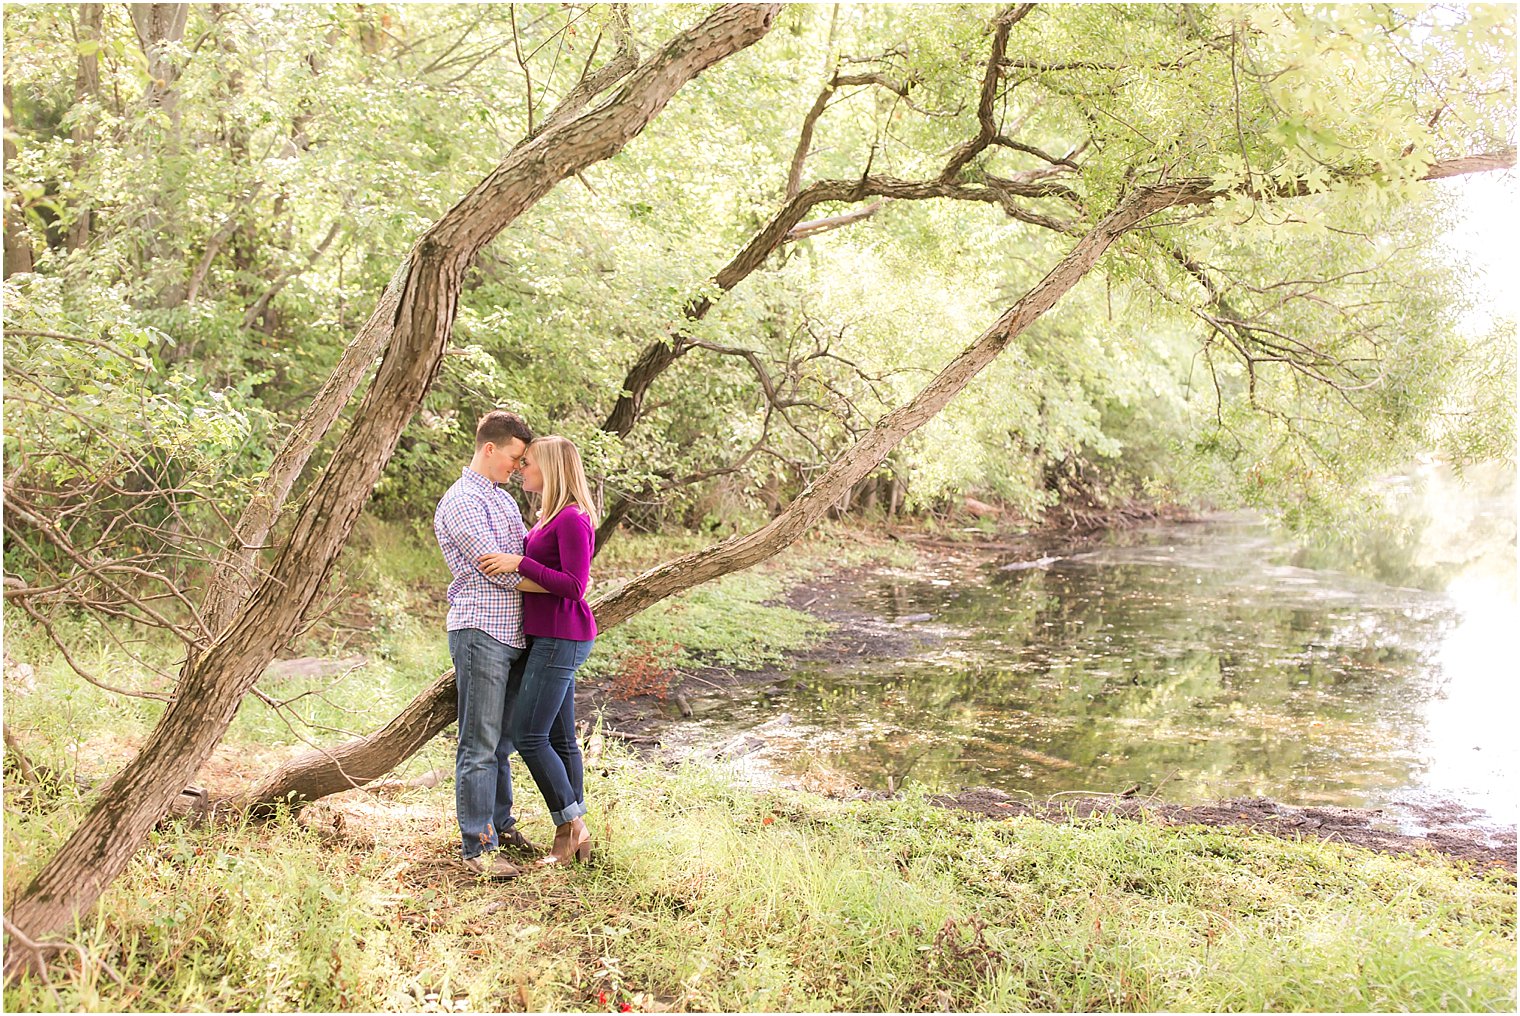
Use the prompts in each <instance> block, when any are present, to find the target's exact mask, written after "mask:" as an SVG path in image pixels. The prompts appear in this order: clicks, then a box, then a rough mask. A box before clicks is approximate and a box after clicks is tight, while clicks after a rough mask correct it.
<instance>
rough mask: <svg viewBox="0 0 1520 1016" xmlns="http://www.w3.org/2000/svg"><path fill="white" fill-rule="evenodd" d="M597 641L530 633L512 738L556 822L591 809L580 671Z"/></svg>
mask: <svg viewBox="0 0 1520 1016" xmlns="http://www.w3.org/2000/svg"><path fill="white" fill-rule="evenodd" d="M595 641H596V640H595V639H587V640H586V641H584V642H580V641H576V640H574V639H556V638H548V637H544V636H534V637H533V638H530V639H529V640H528V653H527V664H526V666H524V668H523V677H522V688H521V690H520V691H519V692H518V694H517V706H516V708H514V709H513V710H512V728H511V733H512V741H513V742H514V743H515V744H516V745H517V753H518V754H519V755H521V756H522V758H523V761H524V762H526V763H527V764H528V772H530V773H532V774H533V782H534V783H537V784H538V789H539V790H540V791H541V792H542V793H543V795H544V803H545V804H547V805H548V806H549V818H550V819H551V820H553V822H554V824H555V825H564V824H565V823H566V822H569V821H570V820H571V819H574V818H580V817H581V816H582V815H584V814H586V791H585V771H584V768H583V765H582V762H581V745H580V740H579V739H578V738H577V737H576V736H575V672H576V671H577V670H578V669H580V665H581V664H582V663H585V662H586V657H588V656H590V655H591V646H592V644H593V643H594V642H595Z"/></svg>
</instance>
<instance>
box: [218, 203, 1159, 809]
mask: <svg viewBox="0 0 1520 1016" xmlns="http://www.w3.org/2000/svg"><path fill="white" fill-rule="evenodd" d="M1171 203H1172V201H1171V199H1170V196H1169V193H1168V192H1165V191H1144V192H1139V193H1137V194H1136V195H1134V196H1133V197H1131V198H1130V199H1129V200H1127V201H1125V202H1124V203H1123V204H1121V205H1120V206H1119V207H1118V208H1116V209H1115V210H1114V211H1113V212H1112V213H1111V214H1109V215H1108V216H1107V217H1106V218H1105V219H1103V221H1102V222H1100V223H1098V225H1097V226H1095V227H1094V228H1093V229H1092V230H1091V231H1090V232H1089V233H1088V234H1087V235H1086V236H1084V237H1083V238H1082V239H1081V240H1080V241H1079V242H1078V243H1077V245H1076V247H1075V248H1074V249H1073V250H1072V252H1071V253H1070V254H1069V255H1067V257H1066V259H1065V260H1063V261H1062V262H1061V263H1060V264H1059V265H1057V266H1056V267H1055V269H1053V270H1052V271H1051V272H1050V274H1049V275H1047V276H1046V277H1045V278H1044V279H1042V280H1041V281H1040V282H1039V284H1038V285H1036V286H1035V287H1034V288H1033V289H1032V290H1030V291H1029V293H1028V294H1027V295H1026V296H1025V297H1024V298H1023V299H1022V300H1020V301H1019V302H1018V303H1017V304H1015V305H1014V306H1013V307H1012V308H1010V309H1009V310H1008V312H1007V313H1005V314H1004V315H1003V316H1002V317H1000V318H999V319H998V320H997V322H996V323H995V324H994V325H993V326H992V327H991V328H988V329H987V330H986V331H985V332H983V333H982V335H981V337H979V338H978V339H977V340H976V341H975V342H973V343H972V344H971V345H970V346H968V347H967V348H966V349H965V350H964V351H963V352H962V353H961V354H960V356H958V357H956V358H955V359H954V360H953V361H951V363H950V364H949V365H948V366H947V367H945V369H944V370H942V371H940V372H939V374H938V375H937V376H936V377H935V378H934V380H933V381H931V382H930V383H929V384H928V385H927V386H926V387H925V388H924V389H923V391H921V392H919V393H918V395H917V396H915V397H914V399H913V400H912V401H911V402H909V403H907V404H906V405H904V406H900V407H899V408H897V409H895V410H893V411H892V412H891V413H889V414H887V416H885V417H883V418H882V420H881V421H880V422H879V423H877V424H876V426H875V427H873V428H871V430H870V431H869V432H867V433H866V435H865V436H864V437H862V438H861V439H860V440H859V441H858V442H856V443H855V445H854V446H853V447H851V448H850V449H849V450H848V451H847V452H845V453H844V454H843V455H841V456H840V457H839V458H837V459H835V460H834V463H833V465H831V466H830V467H829V469H828V470H827V472H825V473H824V474H823V476H821V477H820V478H819V479H818V480H816V481H814V483H813V484H811V485H810V486H809V487H808V488H807V490H805V491H803V492H802V493H801V494H800V495H798V496H797V498H796V499H795V500H794V501H792V503H791V504H790V505H788V506H787V508H786V510H785V511H784V512H782V513H781V514H780V515H778V516H777V517H776V518H775V519H773V520H771V522H770V523H769V524H767V525H765V526H764V527H762V528H760V529H758V530H756V531H755V532H752V533H748V534H746V535H744V536H739V537H734V538H733V539H730V540H726V541H724V542H723V543H720V544H717V545H716V546H713V547H709V548H707V549H706V550H701V551H698V552H697V553H694V554H688V555H686V556H685V557H681V558H678V559H676V560H674V561H671V562H669V563H668V564H664V565H661V566H659V567H658V568H654V569H652V570H650V571H647V572H645V573H644V574H643V575H640V576H639V577H638V578H636V579H634V580H633V581H632V582H630V583H629V584H628V585H627V586H624V587H623V588H622V589H621V590H619V591H617V592H615V593H612V594H610V595H608V596H604V597H602V598H601V599H599V600H597V601H596V603H594V604H592V612H593V613H594V614H595V615H596V619H597V627H598V628H600V629H601V630H602V631H606V630H608V629H610V628H612V627H613V626H615V625H618V624H621V623H622V622H623V621H626V620H627V619H628V618H630V617H632V616H633V615H634V614H637V613H638V612H639V611H641V610H643V609H644V608H646V607H648V606H650V605H651V604H654V603H657V602H659V601H660V600H663V599H664V598H666V597H667V596H670V595H671V594H673V593H677V592H680V591H681V590H683V589H687V588H689V587H691V586H694V585H697V584H699V583H702V582H706V581H708V580H709V579H714V578H717V577H718V576H720V575H726V574H728V573H729V572H732V571H739V570H741V569H744V568H748V567H750V566H751V565H754V564H757V563H759V562H760V561H763V560H765V559H766V558H768V557H771V556H772V555H774V554H775V553H777V552H778V551H780V550H781V549H782V548H783V547H785V546H787V545H788V544H790V543H792V542H793V541H794V540H796V539H797V537H799V536H801V535H802V533H804V532H805V531H806V530H807V529H808V528H809V527H810V526H812V525H813V524H814V523H815V522H817V521H818V520H819V519H820V518H821V517H822V516H823V514H824V513H825V512H826V511H828V509H829V507H830V506H831V505H833V504H834V503H836V502H837V501H838V500H839V498H840V497H841V495H843V494H844V493H845V492H847V491H849V490H850V489H851V488H852V487H853V486H854V485H855V484H856V483H857V482H859V481H860V480H861V478H863V477H864V476H866V475H867V474H869V473H870V472H871V470H873V469H875V468H876V467H877V466H878V465H880V464H881V462H882V460H883V459H885V458H886V457H887V454H888V453H889V452H890V451H891V450H892V449H893V448H894V447H896V445H897V443H898V442H899V441H901V440H902V439H903V438H904V437H906V436H907V435H908V434H911V433H912V432H913V431H914V430H916V429H918V428H919V427H920V426H922V425H923V424H924V423H925V422H927V421H928V420H930V419H932V418H933V417H934V416H935V414H937V413H938V412H939V411H940V410H941V409H943V408H944V407H945V405H946V404H947V403H948V402H949V401H950V399H951V398H953V397H954V396H955V395H956V393H958V392H959V391H960V390H961V389H962V388H964V387H966V385H967V384H969V383H970V381H971V379H972V378H974V377H975V376H976V375H977V374H978V373H979V372H980V371H981V370H982V369H983V368H984V367H986V366H987V365H988V364H989V363H991V362H992V361H993V360H994V359H995V358H996V357H997V355H998V354H999V353H1001V352H1002V351H1003V349H1004V348H1005V347H1006V346H1007V345H1008V343H1009V342H1010V341H1011V340H1012V339H1013V338H1014V337H1015V336H1016V335H1019V334H1020V333H1021V332H1023V331H1024V330H1025V329H1027V328H1028V327H1029V326H1030V325H1031V324H1032V323H1033V322H1034V321H1035V320H1036V319H1037V318H1039V316H1040V315H1041V314H1044V313H1045V312H1046V311H1047V310H1049V309H1050V308H1051V307H1052V306H1054V305H1055V303H1056V301H1057V300H1058V299H1060V298H1061V296H1062V295H1063V294H1064V293H1065V292H1066V291H1067V290H1069V289H1070V288H1071V287H1072V286H1074V285H1076V283H1077V282H1078V281H1079V280H1080V279H1081V278H1082V277H1083V276H1084V275H1086V274H1087V273H1088V272H1089V271H1091V270H1092V266H1093V265H1094V264H1095V263H1096V262H1097V260H1098V258H1099V257H1100V256H1101V255H1102V254H1103V252H1104V251H1105V250H1107V249H1108V246H1109V244H1111V243H1112V242H1113V241H1114V239H1115V238H1116V237H1118V236H1119V235H1120V234H1121V233H1123V232H1124V231H1125V230H1126V229H1129V228H1130V227H1132V226H1133V225H1134V224H1135V223H1137V222H1139V221H1140V220H1141V219H1143V218H1145V217H1146V216H1147V215H1150V214H1151V213H1153V212H1155V211H1157V210H1159V209H1161V208H1165V207H1167V206H1168V205H1169V204H1171ZM454 697H455V688H454V681H453V675H452V673H447V674H444V675H443V676H442V677H440V678H439V679H438V680H436V681H434V682H433V683H432V684H431V685H429V686H428V688H427V690H425V691H424V692H423V693H422V694H421V695H419V696H418V697H417V698H416V699H414V700H413V701H412V703H411V704H410V705H409V706H407V708H406V711H405V713H404V714H403V717H404V718H405V719H403V717H398V718H397V719H396V720H395V721H392V723H391V724H389V725H388V726H387V727H386V728H385V729H384V730H382V731H381V732H380V733H378V734H375V735H372V736H370V737H367V738H363V739H361V740H358V741H352V742H349V743H348V744H345V745H342V746H339V747H337V748H333V749H323V750H319V751H313V752H308V753H306V754H304V755H301V756H299V757H297V758H296V759H294V760H292V761H291V762H289V763H287V764H285V765H284V766H281V767H280V768H279V769H277V770H276V771H275V772H273V773H271V774H270V775H269V776H268V777H267V778H265V779H264V780H262V781H260V783H259V784H258V785H257V786H256V787H255V788H254V789H253V791H252V792H251V793H250V794H249V795H248V796H247V798H246V799H245V801H244V803H245V804H247V805H249V806H251V807H254V808H264V807H269V806H271V805H274V804H278V803H286V804H290V805H292V806H299V805H301V804H303V803H305V802H307V801H311V800H314V799H316V798H317V797H321V796H325V795H327V794H332V793H336V792H339V791H342V790H347V789H350V788H352V787H356V786H362V785H363V784H364V783H365V782H368V781H369V780H373V779H375V778H376V777H379V776H382V775H384V774H385V773H387V772H390V771H391V770H392V769H394V768H395V767H396V766H397V765H398V764H399V763H400V762H401V761H402V760H404V759H406V758H407V757H409V756H410V755H412V754H413V753H415V752H416V751H417V750H418V749H419V748H421V747H422V746H423V745H424V744H426V743H427V742H428V741H429V740H430V739H431V738H432V737H433V736H434V735H436V734H437V733H438V732H439V731H441V730H442V729H443V728H444V727H446V726H448V724H449V722H450V721H451V720H452V719H453V717H454V712H455V710H454ZM428 718H430V720H431V722H430V723H429V722H419V721H422V720H425V719H428Z"/></svg>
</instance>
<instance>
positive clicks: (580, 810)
mask: <svg viewBox="0 0 1520 1016" xmlns="http://www.w3.org/2000/svg"><path fill="white" fill-rule="evenodd" d="M585 814H586V802H585V801H576V802H575V803H574V804H571V805H566V807H565V810H564V811H551V812H549V820H550V821H551V822H553V823H554V824H555V825H557V826H558V825H564V824H565V823H566V822H571V821H574V820H575V819H578V818H580V817H582V816H583V815H585Z"/></svg>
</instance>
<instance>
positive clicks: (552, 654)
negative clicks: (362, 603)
mask: <svg viewBox="0 0 1520 1016" xmlns="http://www.w3.org/2000/svg"><path fill="white" fill-rule="evenodd" d="M522 485H523V489H524V490H529V491H535V492H538V493H539V494H541V495H542V503H541V506H540V508H539V513H538V521H537V522H536V523H534V525H533V528H532V529H530V530H528V535H527V538H526V539H525V540H524V541H523V555H522V556H521V557H519V556H517V555H515V554H486V555H484V556H482V557H481V558H480V569H481V571H483V572H485V573H486V574H487V575H500V574H503V573H506V572H514V571H515V572H518V573H519V574H521V575H522V576H523V577H524V578H526V579H531V580H532V581H533V582H536V583H537V584H538V585H540V586H542V587H543V588H544V589H545V590H546V592H542V593H525V594H524V595H523V633H524V634H525V635H527V636H528V657H527V662H526V663H525V664H524V668H523V677H522V687H521V688H520V689H519V691H518V693H517V704H516V705H515V706H514V707H513V709H512V719H511V728H510V729H511V732H512V742H513V744H515V745H516V746H517V752H518V754H519V755H521V756H522V758H523V761H524V762H526V763H527V764H528V771H529V772H530V773H532V774H533V782H535V783H537V784H538V789H539V791H540V792H541V793H542V794H543V795H544V803H545V804H547V805H548V806H549V817H550V818H552V819H553V820H554V825H555V830H554V846H553V847H552V848H551V849H550V851H549V855H548V856H547V857H545V858H543V859H542V860H541V861H539V863H540V864H564V863H566V862H568V861H569V860H570V859H571V858H572V857H573V858H576V859H578V860H581V861H584V860H586V858H587V857H589V856H590V854H591V834H590V833H589V832H587V831H586V822H585V819H584V818H583V816H584V815H585V814H586V794H585V789H584V777H583V772H582V764H581V748H580V743H579V741H578V740H577V738H576V736H575V672H576V670H578V669H579V668H580V665H581V664H583V663H585V662H586V657H587V656H589V655H590V654H591V646H592V643H593V642H595V640H596V619H595V618H593V617H592V616H591V608H590V607H589V606H587V604H586V583H587V581H588V580H589V578H590V574H591V551H592V548H593V547H594V546H595V536H596V524H595V522H594V521H593V512H594V511H595V508H594V504H595V502H593V501H592V500H591V489H590V487H589V486H588V485H587V483H586V473H585V471H584V470H583V469H582V468H581V456H580V452H578V451H577V450H576V448H575V445H574V444H573V443H572V442H571V441H570V440H569V439H567V438H563V437H557V436H553V435H551V436H548V437H541V438H537V439H536V440H534V441H533V442H532V443H531V444H529V445H528V450H527V453H526V454H525V455H524V457H523V465H522Z"/></svg>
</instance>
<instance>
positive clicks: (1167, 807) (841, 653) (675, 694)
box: [576, 533, 1516, 872]
mask: <svg viewBox="0 0 1520 1016" xmlns="http://www.w3.org/2000/svg"><path fill="white" fill-rule="evenodd" d="M1052 540H1053V535H1052V534H1050V533H1031V534H1029V535H1028V536H1025V537H1015V538H1011V539H1009V538H1003V539H1000V540H996V539H995V540H982V541H977V542H971V543H967V542H951V541H944V540H930V539H922V538H918V539H911V540H910V541H909V542H911V543H912V545H914V546H915V547H917V548H918V549H919V550H920V551H921V552H922V555H923V557H924V559H925V563H924V566H923V567H924V568H925V569H926V570H932V571H934V572H936V573H939V572H946V571H953V570H955V569H957V568H960V567H968V566H976V565H979V564H981V563H984V562H985V561H986V560H987V558H988V557H989V556H991V555H994V554H1009V553H1013V554H1016V555H1017V554H1019V553H1021V552H1025V551H1027V552H1028V553H1029V554H1031V555H1033V557H1038V556H1039V555H1040V553H1046V552H1049V549H1050V547H1051V546H1052ZM1087 542H1088V541H1087V539H1086V538H1084V537H1083V536H1081V535H1068V536H1066V537H1065V538H1062V539H1060V540H1059V543H1060V545H1061V550H1062V552H1063V553H1071V552H1077V551H1080V550H1081V549H1082V548H1083V546H1084V544H1085V543H1087ZM884 570H886V569H885V568H884V567H883V566H879V565H864V566H859V567H853V568H846V569H842V570H840V571H838V572H834V573H832V574H829V575H826V576H823V577H821V578H819V579H816V580H813V581H810V582H809V583H807V584H805V585H800V586H796V587H793V588H792V589H790V590H788V592H787V593H786V595H785V596H784V597H782V598H781V600H779V601H778V603H779V604H781V605H785V606H788V607H791V608H793V609H795V610H800V611H803V612H806V613H808V614H811V615H813V616H815V617H818V618H820V619H822V620H825V621H828V622H830V623H831V624H833V625H834V630H833V631H832V632H831V633H830V635H829V636H828V637H827V638H826V639H824V640H823V641H821V642H819V643H818V644H817V645H815V646H813V647H811V648H809V649H806V650H803V651H800V652H796V653H791V654H788V658H787V659H786V660H784V661H782V662H781V663H779V664H775V665H772V666H768V667H764V668H761V669H759V670H754V671H733V670H729V669H727V668H719V667H705V668H699V669H695V670H691V671H685V672H682V673H680V674H679V675H678V677H677V678H676V679H675V680H673V681H672V683H671V693H670V696H669V697H668V698H667V700H666V701H664V702H660V701H657V700H655V699H653V698H651V697H649V696H643V697H640V698H637V699H633V700H630V701H618V700H615V699H612V698H611V697H610V696H609V694H608V689H607V688H606V687H605V686H600V685H599V686H593V687H588V688H583V689H582V690H581V691H580V693H579V694H578V695H577V702H576V707H577V712H578V713H579V714H580V715H582V716H594V715H597V714H598V713H600V715H601V717H602V722H603V725H604V727H603V729H604V731H605V732H607V733H608V734H610V735H611V736H613V737H617V738H619V739H621V740H623V741H625V742H626V743H628V744H629V745H630V746H632V747H633V748H634V749H635V750H637V751H638V752H639V753H640V754H643V755H646V756H648V757H650V758H651V759H655V760H669V759H670V758H671V757H672V756H671V753H669V752H667V751H666V750H665V744H664V742H665V740H666V738H667V737H668V736H669V735H670V734H671V733H672V732H673V731H675V730H676V729H677V728H678V725H679V724H680V723H682V722H683V720H684V718H685V716H684V714H685V713H686V708H687V707H686V703H687V702H688V700H689V698H692V697H711V696H713V695H714V694H717V695H729V696H738V695H740V694H754V693H755V692H756V691H757V690H760V691H761V693H762V694H763V691H764V689H765V688H767V687H769V686H771V685H776V684H779V683H782V682H785V681H786V680H788V679H789V678H790V676H791V673H792V671H793V668H794V667H795V665H796V664H797V663H800V662H809V661H837V660H841V659H850V658H863V659H888V658H893V657H900V656H903V655H906V654H908V653H911V652H914V651H916V650H919V649H922V648H923V647H925V646H927V645H930V644H932V643H933V642H934V641H935V640H936V637H935V635H934V634H933V632H932V631H931V630H928V629H918V628H915V627H914V626H913V625H912V624H906V625H905V624H903V623H900V622H897V623H894V622H891V621H887V620H884V619H882V618H880V617H876V616H874V615H872V614H869V613H867V612H864V611H862V610H861V609H860V608H859V607H857V606H855V605H854V603H853V601H854V595H855V592H856V590H857V588H858V586H859V585H860V584H861V581H862V580H864V579H867V578H869V577H872V576H873V575H877V574H880V573H881V572H883V571H884ZM816 792H820V793H823V794H825V796H830V797H842V798H854V799H861V798H882V797H885V796H886V795H884V794H882V793H880V792H879V791H872V790H868V789H862V788H859V787H855V786H853V785H852V786H849V787H839V788H823V789H819V790H817V791H816ZM932 800H933V801H934V803H935V804H938V805H940V806H942V807H945V808H948V809H953V810H957V811H960V812H963V813H965V814H968V815H971V816H974V817H976V818H978V819H991V820H996V819H1007V818H1013V817H1022V816H1028V817H1034V818H1039V819H1042V820H1044V821H1048V822H1080V821H1088V820H1103V819H1105V818H1109V817H1117V818H1123V819H1128V820H1132V821H1143V822H1150V823H1153V824H1162V825H1174V826H1182V825H1201V826H1209V827H1215V828H1235V829H1241V830H1244V831H1250V832H1256V833H1264V834H1267V835H1271V836H1278V837H1282V838H1285V839H1297V838H1301V837H1310V838H1315V839H1322V840H1330V841H1335V842H1340V843H1346V844H1350V845H1353V846H1357V847H1362V848H1365V849H1368V850H1375V851H1378V852H1381V853H1399V854H1413V853H1420V852H1424V851H1431V852H1434V853H1438V854H1442V855H1444V856H1446V857H1448V858H1451V859H1453V860H1457V861H1463V862H1467V863H1468V864H1470V865H1471V866H1472V869H1473V870H1474V871H1475V872H1483V871H1488V870H1492V869H1495V868H1498V869H1504V870H1507V871H1509V872H1514V871H1515V869H1516V830H1515V827H1513V826H1508V827H1494V826H1491V825H1483V824H1481V819H1482V816H1481V815H1479V814H1478V813H1476V812H1474V811H1473V810H1472V809H1470V808H1467V807H1465V806H1463V805H1461V804H1459V803H1457V802H1452V801H1428V802H1418V803H1412V804H1407V805H1401V808H1402V811H1403V813H1404V814H1403V815H1402V816H1401V818H1402V819H1403V821H1402V824H1400V823H1396V822H1395V821H1394V820H1393V819H1392V818H1390V817H1389V816H1388V815H1386V814H1385V813H1384V812H1383V810H1382V809H1358V808H1340V807H1326V806H1312V807H1298V806H1294V805H1289V804H1283V803H1280V802H1277V801H1274V800H1271V799H1269V798H1240V799H1230V800H1224V801H1217V802H1213V803H1209V804H1198V805H1182V804H1172V803H1168V802H1166V801H1165V800H1160V799H1156V798H1144V797H1132V796H1126V795H1124V794H1122V793H1115V794H1111V795H1090V794H1082V795H1077V794H1072V795H1059V796H1057V797H1054V798H1051V799H1049V800H1045V801H1040V800H1031V799H1026V798H1017V797H1013V796H1011V795H1009V794H1006V793H1004V792H1002V791H1000V790H996V789H993V788H990V787H970V788H965V789H963V790H961V791H959V792H957V793H954V794H939V795H935V796H934V797H933V798H932ZM1411 826H1414V827H1417V829H1418V831H1413V832H1411V831H1407V830H1408V829H1409V828H1410V827H1411Z"/></svg>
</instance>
